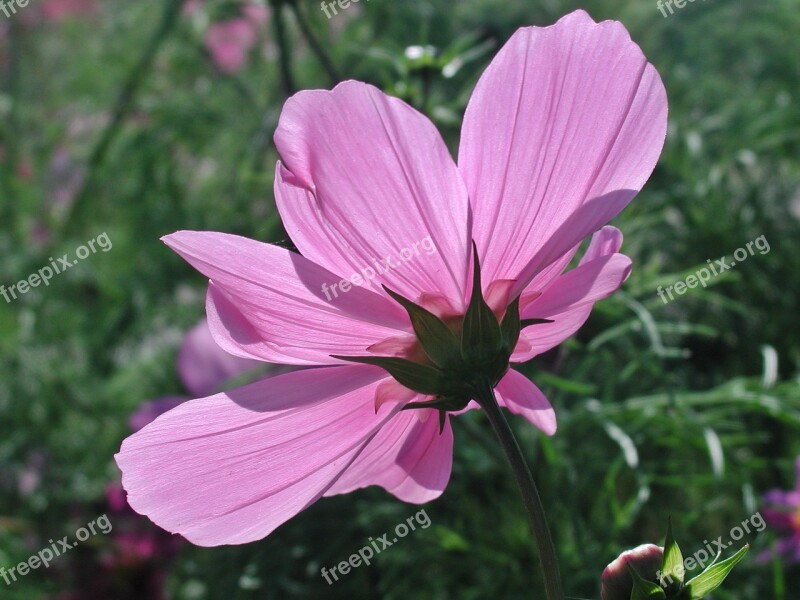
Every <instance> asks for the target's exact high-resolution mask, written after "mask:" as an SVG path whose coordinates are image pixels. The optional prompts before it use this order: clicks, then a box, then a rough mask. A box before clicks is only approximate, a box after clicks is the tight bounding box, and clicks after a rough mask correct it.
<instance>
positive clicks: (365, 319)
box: [163, 231, 410, 364]
mask: <svg viewBox="0 0 800 600" xmlns="http://www.w3.org/2000/svg"><path fill="white" fill-rule="evenodd" d="M163 239H164V241H165V243H166V244H167V245H168V246H169V247H170V248H172V249H173V250H175V252H177V253H178V254H180V255H181V256H182V257H183V258H184V259H186V261H188V262H189V263H190V264H191V265H192V266H193V267H195V268H196V269H197V270H198V271H200V272H201V273H203V274H204V275H205V276H206V277H209V278H211V279H212V280H213V281H212V283H213V285H211V286H210V287H209V301H208V304H207V308H208V320H209V327H210V329H211V332H212V334H213V335H214V339H215V340H216V342H217V343H218V344H219V345H220V346H221V347H222V348H223V350H225V351H227V352H229V353H231V354H235V355H236V356H241V357H245V358H255V359H260V360H265V361H268V362H279V363H285V364H330V363H335V362H337V361H336V360H335V359H333V358H331V357H330V355H331V354H364V352H365V350H366V348H367V347H368V346H370V345H372V344H374V343H375V342H377V341H380V340H383V339H385V338H387V337H391V336H393V335H397V334H398V330H403V329H406V330H410V325H409V324H408V316H407V315H406V314H404V311H403V310H402V308H401V307H400V306H399V305H398V304H396V303H395V302H393V301H391V300H390V299H389V298H388V297H386V296H381V295H378V294H374V293H372V292H369V291H367V290H364V289H361V288H358V287H353V289H351V290H350V291H349V292H348V293H346V294H343V295H341V296H340V297H339V298H338V299H337V301H335V302H331V301H328V300H326V296H325V293H324V291H323V289H324V288H323V285H325V286H329V285H331V283H332V282H335V281H336V280H337V277H336V276H335V275H333V274H332V273H330V272H328V271H326V270H325V269H323V268H322V267H319V266H317V265H315V264H314V263H312V262H311V261H309V260H307V259H305V258H303V257H302V256H300V255H299V254H295V253H292V252H289V251H288V250H286V249H284V248H278V247H277V246H271V245H269V244H263V243H261V242H256V241H254V240H249V239H247V238H243V237H239V236H235V235H228V234H224V233H213V232H193V231H181V232H178V233H174V234H172V235H168V236H166V237H165V238H163Z"/></svg>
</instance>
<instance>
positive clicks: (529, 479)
mask: <svg viewBox="0 0 800 600" xmlns="http://www.w3.org/2000/svg"><path fill="white" fill-rule="evenodd" d="M477 396H478V397H477V398H475V401H476V402H477V403H478V404H480V405H481V408H483V410H484V411H485V412H486V416H487V417H488V418H489V422H490V423H491V424H492V429H494V432H495V435H497V439H498V440H500V445H501V446H502V447H503V451H504V452H505V454H506V458H507V459H508V462H509V463H510V465H511V470H512V471H513V473H514V479H516V481H517V486H518V487H519V491H520V493H521V494H522V502H523V504H524V505H525V512H526V513H527V514H528V523H529V525H530V527H531V532H532V533H533V538H534V541H535V542H536V548H537V550H538V552H539V563H540V564H541V568H542V575H543V576H544V587H545V593H546V594H547V599H548V600H564V591H563V589H562V587H561V574H560V573H559V569H558V557H557V556H556V549H555V546H554V545H553V538H552V536H551V535H550V528H549V527H548V526H547V518H546V517H545V514H544V507H543V506H542V501H541V498H539V492H538V490H537V489H536V483H535V482H534V480H533V475H532V474H531V470H530V469H529V468H528V464H527V463H526V462H525V458H524V456H523V455H522V450H520V447H519V444H517V440H516V438H515V437H514V433H513V432H512V431H511V427H510V426H509V424H508V421H506V418H505V416H504V415H503V413H502V411H501V410H500V407H499V406H498V405H497V400H496V399H495V396H494V389H493V388H492V385H491V383H489V382H488V381H486V382H484V383H483V385H481V388H480V389H479V391H478V394H477Z"/></svg>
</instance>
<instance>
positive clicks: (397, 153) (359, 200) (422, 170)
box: [275, 81, 470, 308]
mask: <svg viewBox="0 0 800 600" xmlns="http://www.w3.org/2000/svg"><path fill="white" fill-rule="evenodd" d="M275 143H276V144H277V146H278V151H279V152H280V154H281V157H282V158H283V161H284V165H285V167H286V168H283V167H281V166H280V165H279V166H278V171H277V174H276V177H275V196H276V199H277V204H278V208H279V210H280V213H281V217H282V218H283V222H284V225H285V226H286V230H287V231H288V233H289V235H290V236H291V237H292V240H293V241H294V243H295V244H296V245H297V248H298V249H299V250H300V252H301V253H302V254H303V255H304V256H306V257H308V258H309V259H311V260H313V261H315V262H317V263H318V264H320V265H322V266H324V267H325V268H327V269H329V270H330V271H332V272H334V273H337V274H339V275H341V276H342V277H346V278H349V277H350V276H351V275H352V274H362V275H363V274H364V271H365V270H366V269H368V268H372V269H373V271H374V270H376V269H374V262H375V261H376V260H377V261H381V260H384V259H385V258H387V257H388V258H390V259H391V263H392V265H393V266H392V267H391V268H387V269H385V272H383V273H376V274H375V276H374V277H372V278H370V279H369V280H368V281H367V282H366V283H365V285H371V286H372V287H373V288H376V289H380V288H379V287H378V285H379V284H381V283H383V284H386V285H387V286H389V287H390V288H392V289H394V290H395V291H397V292H399V293H401V294H403V295H405V296H407V297H409V298H411V299H414V298H416V296H418V295H419V294H420V293H422V292H439V293H443V294H444V295H446V296H447V297H448V298H450V299H451V300H452V301H454V302H456V303H457V304H458V307H459V308H461V307H462V302H463V297H464V292H465V285H464V283H465V279H466V269H467V262H468V261H467V257H468V255H469V251H470V250H469V232H468V212H467V211H468V199H467V194H466V190H465V189H464V184H463V182H462V181H461V177H460V175H459V173H458V169H457V168H456V166H455V164H454V162H453V159H452V158H451V156H450V154H449V152H448V150H447V147H446V146H445V144H444V141H443V140H442V138H441V136H440V135H439V133H438V131H437V130H436V128H435V127H434V126H433V124H432V123H431V122H430V121H429V120H428V119H427V117H425V116H423V115H422V114H420V113H418V112H417V111H415V110H414V109H413V108H411V107H410V106H408V105H407V104H405V103H404V102H402V101H401V100H398V99H396V98H390V97H389V96H386V95H385V94H383V93H382V92H381V91H380V90H378V89H377V88H374V87H372V86H370V85H366V84H363V83H359V82H356V81H347V82H344V83H342V84H340V85H338V86H336V88H334V90H333V91H322V90H316V91H307V92H300V93H299V94H296V95H295V96H293V97H292V98H290V99H289V101H288V102H287V103H286V105H285V106H284V109H283V112H282V113H281V118H280V123H279V125H278V130H277V132H276V133H275ZM287 169H288V170H287ZM426 239H427V240H429V242H424V240H426ZM422 243H425V244H427V247H432V248H433V249H434V250H433V251H428V249H427V248H424V249H422V248H423V246H422ZM415 244H416V247H415Z"/></svg>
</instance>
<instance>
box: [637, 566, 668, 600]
mask: <svg viewBox="0 0 800 600" xmlns="http://www.w3.org/2000/svg"><path fill="white" fill-rule="evenodd" d="M628 572H629V573H630V574H631V577H632V578H633V589H632V590H631V600H653V599H654V598H664V599H666V597H667V595H666V594H665V593H664V590H663V589H661V586H660V585H658V584H657V583H656V582H654V581H647V580H646V579H643V578H642V577H641V576H640V575H639V574H638V573H637V572H636V571H635V570H634V568H633V567H631V566H630V565H628Z"/></svg>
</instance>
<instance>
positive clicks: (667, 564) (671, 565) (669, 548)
mask: <svg viewBox="0 0 800 600" xmlns="http://www.w3.org/2000/svg"><path fill="white" fill-rule="evenodd" d="M683 576H684V566H683V554H681V549H680V548H679V547H678V543H677V542H676V541H675V537H674V536H673V535H672V517H670V518H669V520H668V523H667V537H666V539H665V540H664V560H663V561H662V562H661V581H662V582H663V581H667V582H669V583H667V584H666V585H665V588H666V590H667V592H669V593H670V594H672V593H676V592H679V591H680V590H681V589H682V588H683Z"/></svg>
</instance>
